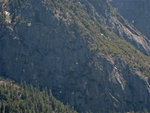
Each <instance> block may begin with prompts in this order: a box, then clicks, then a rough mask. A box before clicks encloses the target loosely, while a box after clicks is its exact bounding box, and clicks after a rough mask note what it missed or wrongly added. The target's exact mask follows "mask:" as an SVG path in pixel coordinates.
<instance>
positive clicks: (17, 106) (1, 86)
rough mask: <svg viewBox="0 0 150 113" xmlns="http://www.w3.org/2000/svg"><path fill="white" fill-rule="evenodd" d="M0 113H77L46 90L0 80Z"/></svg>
mask: <svg viewBox="0 0 150 113" xmlns="http://www.w3.org/2000/svg"><path fill="white" fill-rule="evenodd" d="M0 113H77V112H76V111H75V110H73V109H72V108H71V107H70V106H69V105H66V106H65V105H63V103H61V102H60V101H58V100H56V99H55V98H54V96H53V95H52V92H51V91H50V90H48V89H46V88H45V89H42V90H40V88H39V87H33V86H32V85H27V84H26V83H21V85H18V84H15V83H14V82H13V81H10V80H4V79H1V80H0Z"/></svg>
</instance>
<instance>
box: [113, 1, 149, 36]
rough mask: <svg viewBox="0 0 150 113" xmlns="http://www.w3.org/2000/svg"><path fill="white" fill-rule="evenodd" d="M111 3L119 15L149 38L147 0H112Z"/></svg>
mask: <svg viewBox="0 0 150 113" xmlns="http://www.w3.org/2000/svg"><path fill="white" fill-rule="evenodd" d="M111 3H112V5H113V6H114V7H115V8H116V9H117V11H119V12H120V14H121V15H123V16H124V17H125V18H126V19H127V20H128V21H129V22H130V23H132V24H133V25H134V26H135V27H137V29H139V30H140V32H142V33H143V34H144V35H145V36H147V37H148V38H149V39H150V32H149V29H150V26H149V25H150V19H149V18H150V1H149V0H112V1H111Z"/></svg>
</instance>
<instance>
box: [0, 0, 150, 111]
mask: <svg viewBox="0 0 150 113" xmlns="http://www.w3.org/2000/svg"><path fill="white" fill-rule="evenodd" d="M0 10H1V13H0V51H1V54H0V75H3V76H5V77H9V78H11V79H14V80H16V81H21V80H26V81H27V82H28V83H32V84H34V85H35V84H39V85H40V86H43V87H45V86H47V87H49V88H51V89H52V91H53V94H54V96H56V98H57V99H59V100H61V101H63V102H64V103H65V104H66V103H69V104H70V105H71V106H74V108H75V109H76V110H77V111H79V112H86V111H92V112H93V113H97V112H103V113H109V112H129V111H138V112H142V111H144V110H145V109H146V110H148V111H150V104H149V102H150V57H149V56H148V55H150V44H149V43H150V42H149V40H148V39H147V38H146V37H145V36H144V35H142V34H141V33H140V32H139V31H137V30H136V28H134V27H133V26H132V25H130V24H129V23H128V22H127V21H126V20H125V19H124V18H123V17H121V16H120V15H119V14H118V13H117V12H116V11H115V10H114V9H113V8H112V7H111V6H110V5H109V4H108V3H107V2H106V1H105V0H61V1H60V0H36V1H35V0H30V1H29V0H1V7H0Z"/></svg>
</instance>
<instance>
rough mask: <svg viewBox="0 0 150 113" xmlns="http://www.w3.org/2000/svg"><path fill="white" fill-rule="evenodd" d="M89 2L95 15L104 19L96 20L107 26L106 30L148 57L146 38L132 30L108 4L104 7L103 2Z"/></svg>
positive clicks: (92, 0) (95, 0) (148, 41)
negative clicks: (94, 9) (93, 8)
mask: <svg viewBox="0 0 150 113" xmlns="http://www.w3.org/2000/svg"><path fill="white" fill-rule="evenodd" d="M89 1H90V2H91V3H92V4H93V5H94V7H95V8H96V11H97V13H98V14H99V15H102V16H103V17H104V18H103V19H101V16H100V17H99V18H98V20H100V22H102V23H103V24H105V25H107V27H108V29H110V30H111V31H112V32H115V33H116V34H117V35H118V36H119V37H122V38H124V39H125V40H126V41H128V42H129V43H130V44H132V45H134V46H135V47H136V48H137V49H139V50H140V51H141V52H143V53H144V54H146V55H150V40H149V39H147V37H145V36H144V35H142V34H141V33H140V32H139V31H137V29H136V28H134V27H133V26H132V25H131V24H129V23H128V22H127V21H126V20H125V19H124V18H123V17H121V16H120V15H119V14H118V13H117V12H116V11H115V10H114V9H112V8H111V6H110V5H109V4H108V3H107V4H105V5H104V1H102V2H100V1H99V0H89ZM114 1H115V0H114ZM105 2H106V1H105ZM117 2H119V1H117ZM119 3H121V2H119ZM102 9H104V10H102ZM95 15H96V14H95Z"/></svg>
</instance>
